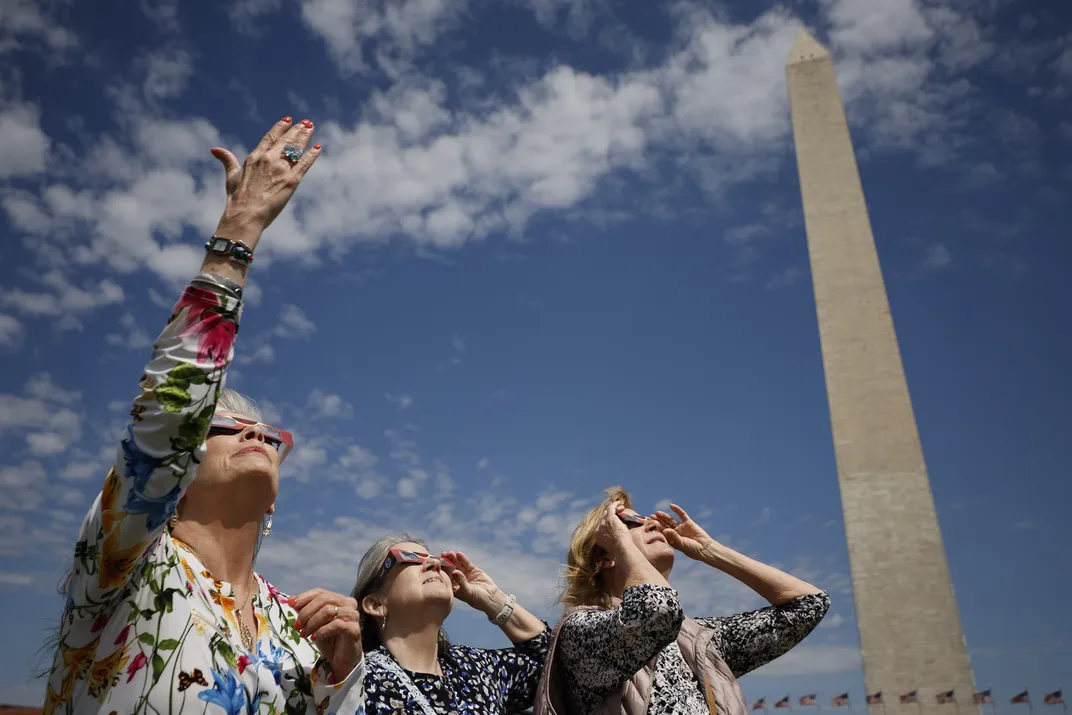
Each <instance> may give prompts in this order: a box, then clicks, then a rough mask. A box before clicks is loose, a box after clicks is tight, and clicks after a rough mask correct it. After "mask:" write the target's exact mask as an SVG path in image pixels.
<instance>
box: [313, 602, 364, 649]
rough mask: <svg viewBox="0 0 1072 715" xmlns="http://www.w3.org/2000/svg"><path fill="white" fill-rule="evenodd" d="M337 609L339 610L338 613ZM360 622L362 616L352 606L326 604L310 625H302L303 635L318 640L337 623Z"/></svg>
mask: <svg viewBox="0 0 1072 715" xmlns="http://www.w3.org/2000/svg"><path fill="white" fill-rule="evenodd" d="M336 608H338V609H339V610H338V612H336V610H335V609H336ZM359 620H361V615H360V614H359V613H358V612H357V609H356V608H354V607H353V605H352V604H349V603H341V604H340V603H325V604H324V605H323V606H321V608H320V610H318V611H317V612H316V613H314V614H313V615H312V617H311V618H310V619H309V623H308V624H306V623H303V624H302V626H303V628H302V633H303V635H305V636H307V637H309V638H311V639H313V640H316V639H317V638H320V637H321V635H322V634H323V633H324V629H325V628H327V627H328V626H329V625H331V624H332V623H334V622H335V621H350V622H357V621H359Z"/></svg>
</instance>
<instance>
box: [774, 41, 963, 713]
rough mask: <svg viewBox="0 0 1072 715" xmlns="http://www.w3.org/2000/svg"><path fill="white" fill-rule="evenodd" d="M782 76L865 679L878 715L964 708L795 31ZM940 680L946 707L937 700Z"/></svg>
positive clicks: (828, 86) (882, 339) (921, 498)
mask: <svg viewBox="0 0 1072 715" xmlns="http://www.w3.org/2000/svg"><path fill="white" fill-rule="evenodd" d="M786 79H787V83H788V86H789V105H790V111H791V114H792V119H793V139H794V142H795V144H796V155H797V168H798V171H799V174H800V191H801V195H802V198H803V202H804V223H805V228H806V230H807V234H808V253H809V256H810V258H811V274H812V282H813V284H814V289H815V307H816V311H817V313H818V317H819V334H820V340H821V343H822V353H823V369H824V371H825V373H826V390H827V398H828V400H829V403H830V421H831V424H832V427H833V434H834V451H835V454H836V456H837V469H838V481H839V483H840V487H841V505H842V510H843V513H844V517H845V535H846V537H847V540H848V547H849V563H850V567H851V571H852V584H853V590H854V592H855V599H856V620H857V624H858V626H859V630H860V651H861V658H862V660H863V667H864V676H865V678H866V680H867V689H868V692H869V693H877V692H879V691H881V692H882V696H883V700H884V701H885V704H886V708H887V709H888V711H889V712H891V713H900V712H902V711H903V712H904V713H906V715H919V713H921V712H923V713H927V714H928V715H937V714H938V713H941V714H942V715H956V709H959V711H960V713H961V715H964V713H967V712H972V711H976V712H977V710H978V709H977V708H973V706H972V694H973V692H974V687H975V683H974V678H973V677H972V670H971V663H970V661H969V659H968V648H967V644H966V642H965V640H964V631H963V628H962V626H961V622H960V613H959V612H958V610H957V601H956V597H955V595H954V594H953V584H952V580H951V579H950V575H949V567H948V564H947V562H946V555H945V547H944V545H943V544H942V535H941V532H940V531H939V528H938V517H937V514H936V512H935V509H934V498H933V496H932V495H931V487H930V480H929V478H928V476H927V467H926V465H925V464H924V461H923V450H922V448H921V447H920V443H919V433H918V431H917V428H916V419H915V415H914V414H913V412H912V403H911V400H910V398H909V396H908V385H907V383H906V382H905V376H904V369H903V366H902V365H901V354H900V349H899V348H898V345H897V336H896V335H895V333H894V329H893V321H892V319H891V317H890V307H889V301H888V299H887V297H886V288H885V285H884V284H883V281H882V270H881V268H880V267H879V262H878V254H877V252H876V251H875V239H874V236H873V235H872V233H871V221H870V219H869V218H868V214H867V204H866V203H865V202H864V193H863V188H862V186H861V185H860V174H859V170H858V168H857V166H856V156H855V154H854V153H853V147H852V139H851V138H850V136H849V127H848V122H847V121H846V118H845V108H844V105H843V104H842V102H841V95H840V93H839V92H838V87H837V80H836V78H835V75H834V64H833V60H832V58H831V56H830V53H829V52H828V51H827V50H826V49H825V48H824V47H823V46H822V45H820V44H819V43H818V42H816V40H815V38H813V37H812V36H811V35H809V34H808V33H807V31H805V30H801V31H800V34H799V35H798V36H797V38H796V41H795V42H794V43H793V48H792V50H791V51H790V54H789V60H788V62H787V64H786ZM950 690H953V691H954V694H955V698H956V701H957V705H956V706H954V704H952V703H949V704H945V705H938V704H937V701H936V695H937V694H938V693H945V692H948V691H950ZM911 691H917V693H918V698H919V704H918V705H917V704H905V705H902V704H900V702H899V696H900V695H902V694H905V693H909V692H911ZM955 708H956V709H955Z"/></svg>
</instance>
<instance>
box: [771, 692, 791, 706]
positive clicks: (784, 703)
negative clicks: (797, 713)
mask: <svg viewBox="0 0 1072 715" xmlns="http://www.w3.org/2000/svg"><path fill="white" fill-rule="evenodd" d="M774 707H776V708H787V707H789V696H788V695H786V696H785V697H784V698H782V699H781V700H779V701H778V702H776V703H775V704H774Z"/></svg>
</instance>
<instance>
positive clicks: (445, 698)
mask: <svg viewBox="0 0 1072 715" xmlns="http://www.w3.org/2000/svg"><path fill="white" fill-rule="evenodd" d="M351 595H352V596H353V598H354V599H356V600H357V602H358V607H359V609H360V611H361V636H362V645H363V646H364V649H365V660H366V670H365V681H364V684H365V695H366V699H367V700H366V706H365V707H366V712H367V713H368V715H396V713H415V714H417V715H448V714H449V715H464V714H465V713H472V714H473V715H495V714H496V713H514V712H520V711H521V710H523V709H525V708H527V707H529V706H530V705H531V704H532V698H533V695H534V694H535V692H536V684H537V682H538V681H539V678H540V673H541V672H542V671H543V663H544V659H545V658H546V656H547V644H548V640H549V631H548V629H547V624H546V623H544V622H543V621H541V620H540V619H538V618H536V616H534V615H532V614H531V613H529V612H528V611H526V610H525V609H524V608H522V607H521V605H520V604H518V603H516V601H515V599H514V597H513V596H512V595H510V596H508V595H507V594H505V593H503V592H502V591H501V590H500V589H499V588H498V586H496V585H495V582H494V581H492V580H491V578H490V577H489V576H488V575H487V574H486V573H485V572H484V571H482V570H481V569H479V568H477V566H476V565H475V564H473V563H472V562H471V561H470V560H469V559H468V558H467V557H466V555H465V554H463V553H462V552H460V551H443V552H441V553H440V554H438V555H432V554H430V553H429V549H428V547H427V545H425V543H424V542H423V541H420V540H418V539H416V538H414V537H412V536H409V535H408V534H404V533H399V534H388V535H386V536H384V537H382V538H381V539H379V540H378V541H376V543H375V544H373V545H372V547H371V548H370V549H369V550H368V552H367V553H366V554H365V556H364V558H362V559H361V565H360V566H359V568H358V577H357V583H356V584H355V586H354V589H353V592H352V594H351ZM456 600H457V601H462V602H463V603H465V604H466V605H468V606H470V607H472V608H475V609H477V610H480V611H483V612H484V613H485V614H487V616H488V619H489V620H491V622H492V623H494V624H495V625H497V626H499V628H501V629H502V631H503V633H504V634H505V635H506V637H507V638H509V639H510V641H512V643H513V646H512V647H510V648H502V649H496V650H491V649H484V648H471V647H468V646H460V645H452V644H451V643H449V642H448V641H447V639H446V636H445V635H444V633H443V621H444V620H445V619H446V617H447V615H448V614H449V613H450V611H451V608H452V607H453V605H454V602H455V601H456Z"/></svg>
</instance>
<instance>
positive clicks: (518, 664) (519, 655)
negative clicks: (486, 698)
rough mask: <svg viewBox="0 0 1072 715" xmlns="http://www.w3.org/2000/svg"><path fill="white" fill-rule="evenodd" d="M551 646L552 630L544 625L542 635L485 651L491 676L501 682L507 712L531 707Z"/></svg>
mask: <svg viewBox="0 0 1072 715" xmlns="http://www.w3.org/2000/svg"><path fill="white" fill-rule="evenodd" d="M550 642H551V630H550V629H549V628H547V624H546V623H545V624H544V630H543V632H542V633H540V635H538V636H536V637H535V638H530V639H529V640H527V641H523V642H521V643H515V644H514V646H513V647H512V648H502V649H499V650H490V651H486V655H487V656H488V657H489V658H490V660H491V665H492V668H493V670H491V672H492V673H495V674H496V675H497V677H498V678H499V680H500V682H501V687H502V691H503V695H504V697H503V700H504V701H505V703H506V711H507V712H518V711H520V710H524V709H525V708H528V707H530V706H531V705H532V701H533V699H534V698H535V697H536V686H537V685H538V684H539V682H540V674H541V673H543V664H544V662H545V661H546V660H547V648H548V646H549V645H550Z"/></svg>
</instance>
